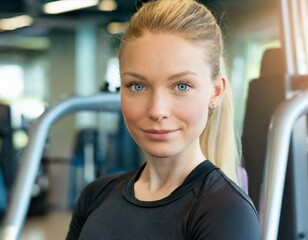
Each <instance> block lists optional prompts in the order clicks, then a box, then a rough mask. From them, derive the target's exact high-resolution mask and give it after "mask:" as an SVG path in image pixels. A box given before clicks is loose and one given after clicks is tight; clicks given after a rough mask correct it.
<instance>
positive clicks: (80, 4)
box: [43, 0, 98, 14]
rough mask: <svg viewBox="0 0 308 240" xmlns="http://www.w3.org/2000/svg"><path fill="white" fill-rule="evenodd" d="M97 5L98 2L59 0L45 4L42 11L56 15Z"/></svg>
mask: <svg viewBox="0 0 308 240" xmlns="http://www.w3.org/2000/svg"><path fill="white" fill-rule="evenodd" d="M97 4H98V0H61V1H60V0H59V1H54V2H50V3H46V4H45V5H44V7H43V10H44V12H45V13H48V14H57V13H63V12H69V11H74V10H77V9H82V8H87V7H92V6H95V5H97Z"/></svg>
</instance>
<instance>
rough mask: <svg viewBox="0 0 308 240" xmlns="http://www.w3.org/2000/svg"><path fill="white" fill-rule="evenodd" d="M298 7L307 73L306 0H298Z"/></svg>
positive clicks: (307, 11) (307, 24) (307, 30)
mask: <svg viewBox="0 0 308 240" xmlns="http://www.w3.org/2000/svg"><path fill="white" fill-rule="evenodd" d="M299 4H300V6H299V9H300V11H301V14H300V17H301V26H302V28H301V29H302V34H303V47H304V53H305V64H306V73H305V74H308V16H307V13H308V4H307V0H300V3H299Z"/></svg>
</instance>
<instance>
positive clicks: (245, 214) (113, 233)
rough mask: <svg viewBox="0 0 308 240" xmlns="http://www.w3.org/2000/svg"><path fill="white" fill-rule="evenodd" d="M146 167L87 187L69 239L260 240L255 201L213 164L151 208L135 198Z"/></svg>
mask: <svg viewBox="0 0 308 240" xmlns="http://www.w3.org/2000/svg"><path fill="white" fill-rule="evenodd" d="M143 167H144V166H143ZM143 167H142V168H140V169H138V170H136V171H133V172H129V173H125V174H120V175H113V176H105V177H102V178H100V179H98V180H96V181H94V182H93V183H91V184H90V185H89V186H87V187H86V188H85V190H84V191H83V193H82V194H81V196H80V199H79V201H78V204H77V207H76V209H75V212H74V214H73V218H72V221H71V225H70V229H69V232H68V235H67V238H66V239H67V240H73V239H80V240H94V239H105V240H120V239H121V240H122V239H125V240H130V239H132V240H139V239H140V240H141V239H142V240H144V239H146V240H173V239H174V240H181V239H186V240H188V239H189V240H199V239H200V240H201V239H203V240H220V239H226V240H244V239H245V240H248V239H249V240H257V239H258V240H259V239H261V231H260V225H259V221H258V216H257V212H256V210H255V207H254V206H253V203H252V201H251V200H250V199H249V197H248V196H247V195H246V194H245V193H244V192H243V191H242V190H241V189H240V188H239V187H237V185H236V184H234V183H233V182H232V181H230V180H229V179H228V178H227V177H226V176H225V175H224V174H223V173H222V172H221V170H219V169H218V168H216V167H215V166H214V165H213V164H212V163H211V162H210V161H208V160H206V161H204V162H203V163H201V164H200V165H199V166H197V167H196V168H195V169H194V170H193V171H192V172H191V173H190V174H189V176H188V177H187V178H186V179H185V181H184V182H183V184H182V185H181V186H179V187H178V188H177V189H176V190H175V191H173V192H172V193H171V194H170V195H169V196H168V197H166V198H164V199H161V200H158V201H148V202H145V201H140V200H138V199H136V198H135V197H134V183H135V182H136V180H137V179H138V177H139V176H140V173H141V172H142V169H143Z"/></svg>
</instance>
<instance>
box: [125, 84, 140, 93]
mask: <svg viewBox="0 0 308 240" xmlns="http://www.w3.org/2000/svg"><path fill="white" fill-rule="evenodd" d="M136 85H140V86H142V87H143V88H144V86H143V84H142V83H140V82H129V83H128V84H126V87H127V88H129V89H130V90H132V91H134V92H140V91H141V90H140V91H136V90H134V89H132V87H133V86H136Z"/></svg>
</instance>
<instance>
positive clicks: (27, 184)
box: [1, 93, 121, 240]
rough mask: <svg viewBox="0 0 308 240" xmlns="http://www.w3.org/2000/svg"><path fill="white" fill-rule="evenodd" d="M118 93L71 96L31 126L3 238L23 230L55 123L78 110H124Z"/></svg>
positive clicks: (9, 238) (13, 239)
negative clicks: (36, 180)
mask: <svg viewBox="0 0 308 240" xmlns="http://www.w3.org/2000/svg"><path fill="white" fill-rule="evenodd" d="M120 108H121V107H120V97H119V95H118V94H109V93H108V94H98V95H94V96H90V97H78V96H75V97H70V98H68V99H65V100H62V101H61V102H59V103H58V104H57V105H55V106H54V107H52V108H51V109H50V110H47V111H46V112H45V113H44V114H43V115H42V116H41V117H40V118H39V119H38V121H36V122H35V123H34V124H33V126H32V127H31V131H30V137H29V143H28V145H27V147H26V149H25V150H24V152H23V155H22V158H21V160H20V166H19V169H18V174H17V176H16V181H15V183H14V187H13V191H12V196H11V199H10V202H9V207H8V211H7V213H6V215H5V218H4V225H3V229H2V233H1V240H16V239H18V238H19V235H20V233H21V230H22V225H23V223H24V220H25V217H26V214H27V209H28V207H29V203H30V198H31V192H32V188H33V185H34V182H35V178H36V175H37V173H38V170H39V165H40V161H41V157H42V154H43V149H44V145H45V143H46V140H47V137H48V133H49V131H50V128H51V126H52V125H53V124H54V123H55V122H56V121H57V120H59V119H60V118H62V117H64V116H66V115H68V114H69V113H73V112H76V111H102V110H108V111H114V110H120Z"/></svg>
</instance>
